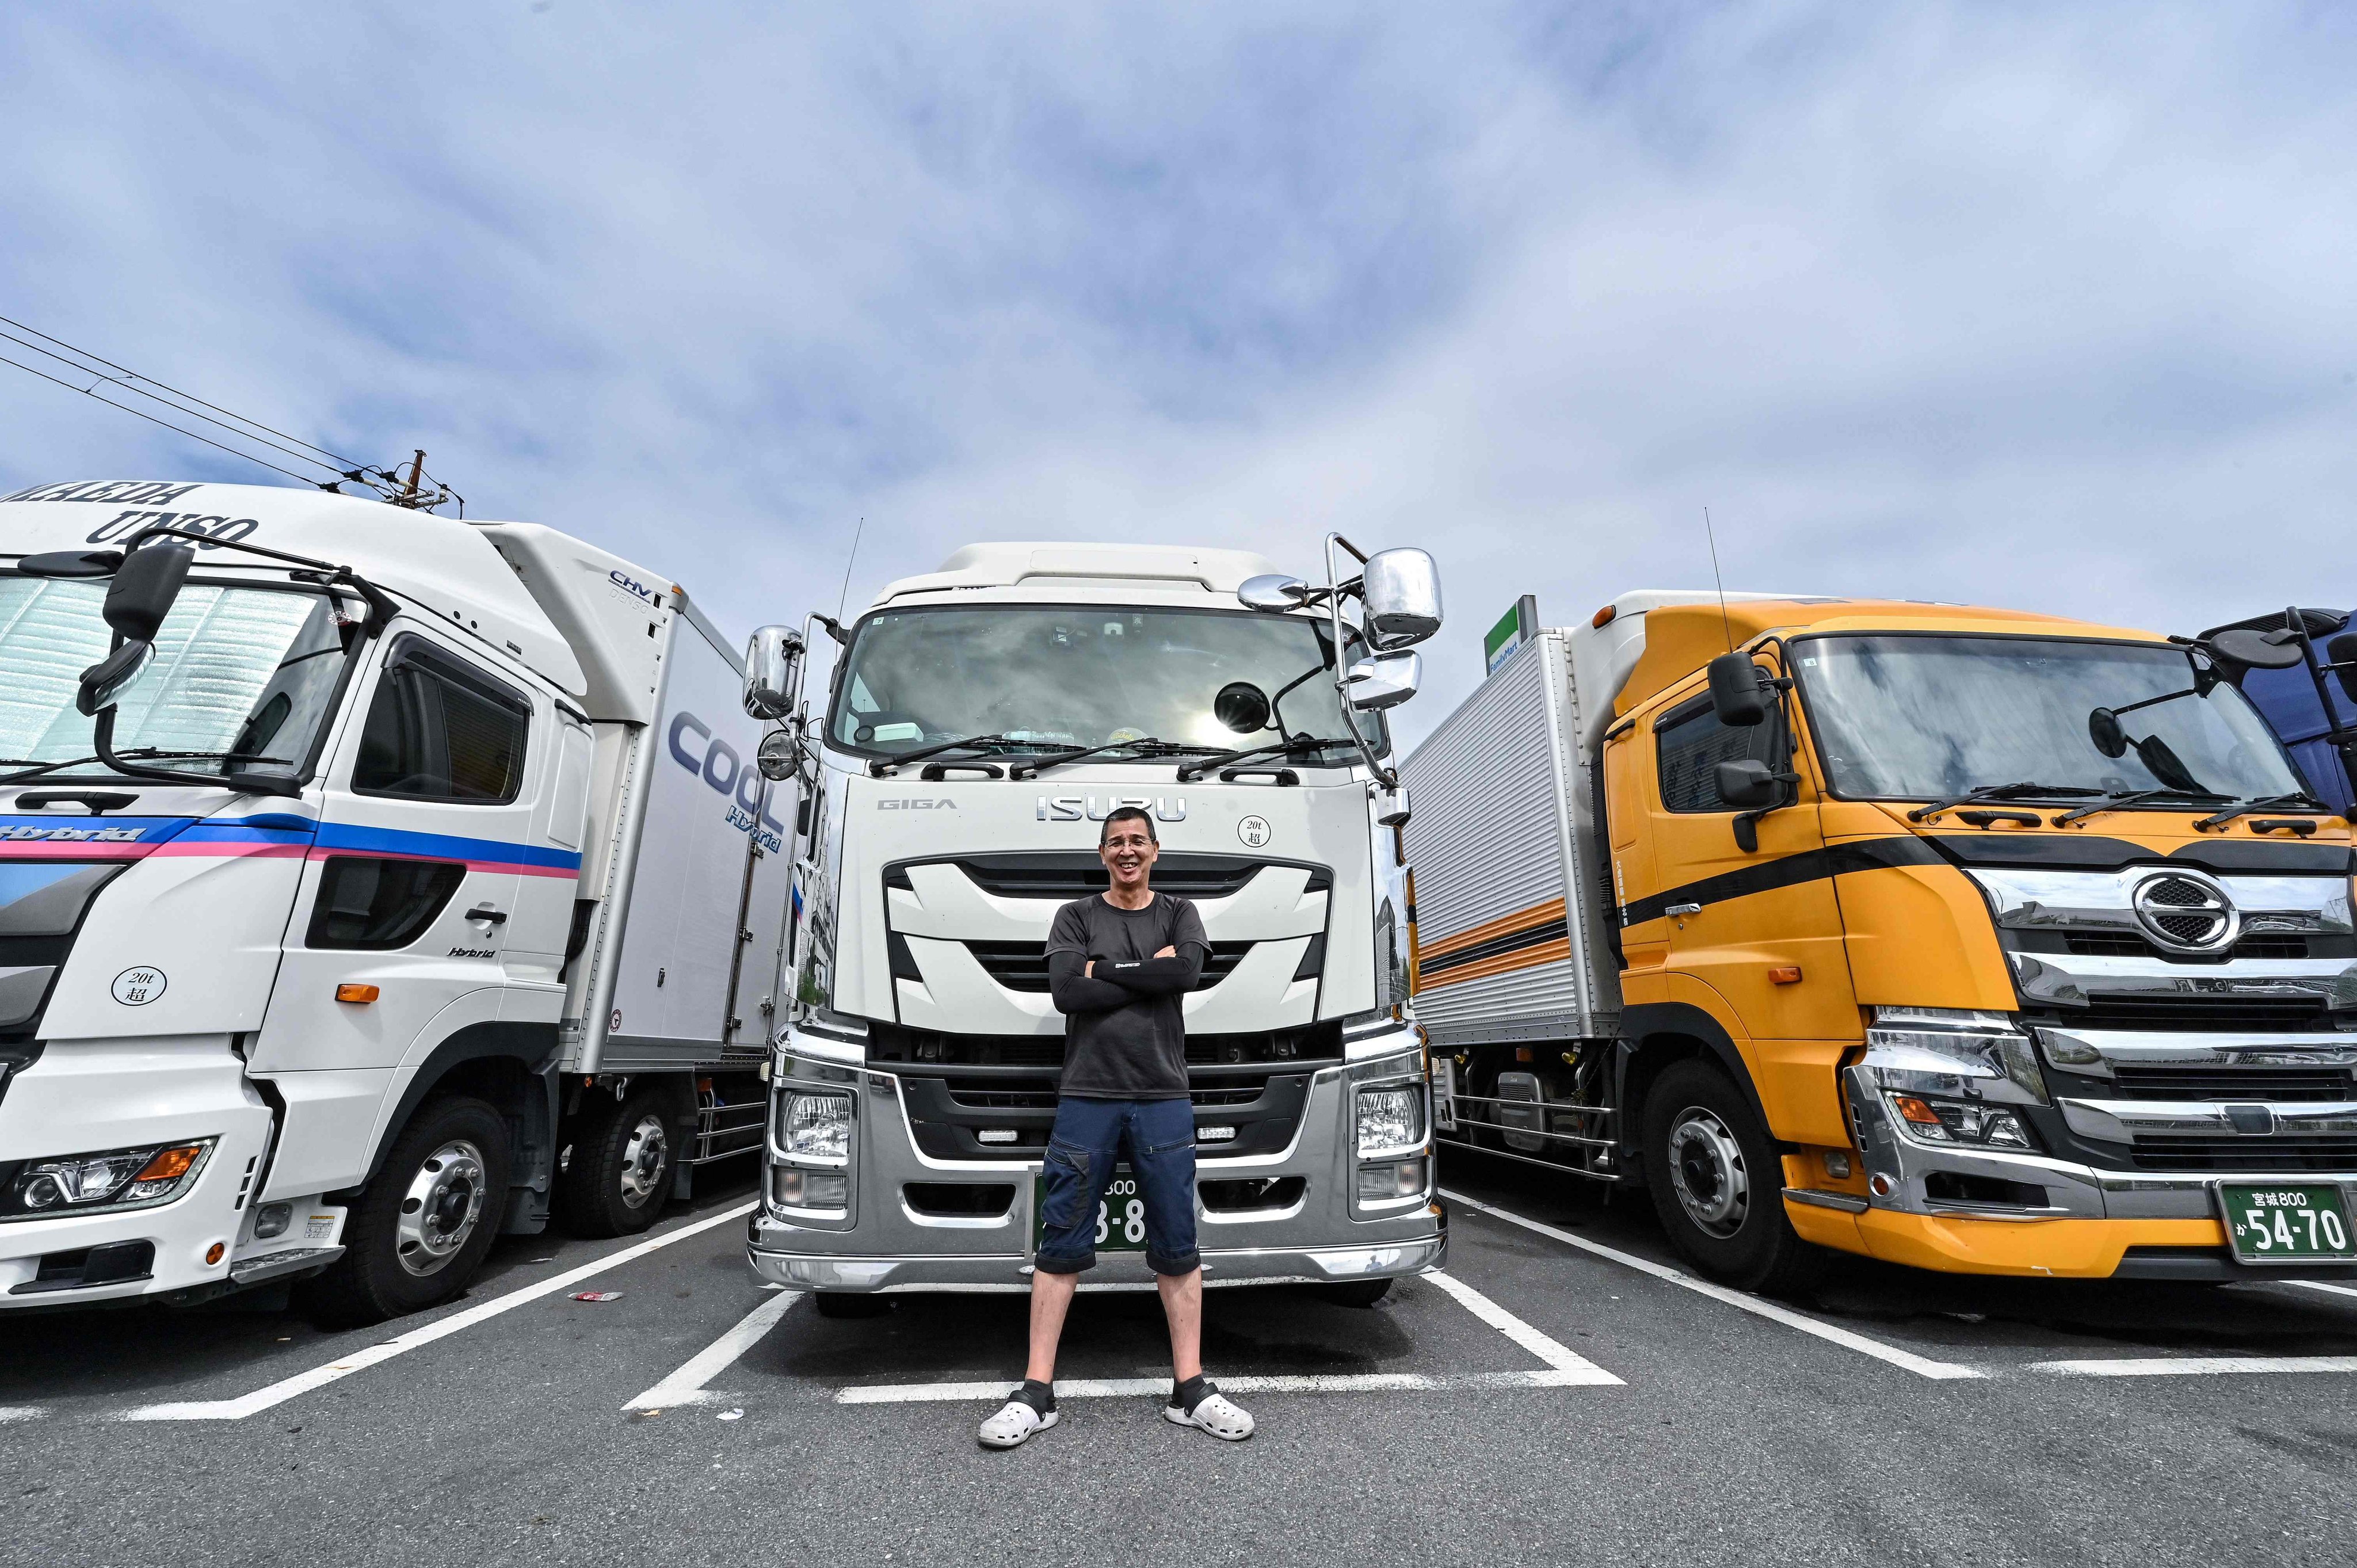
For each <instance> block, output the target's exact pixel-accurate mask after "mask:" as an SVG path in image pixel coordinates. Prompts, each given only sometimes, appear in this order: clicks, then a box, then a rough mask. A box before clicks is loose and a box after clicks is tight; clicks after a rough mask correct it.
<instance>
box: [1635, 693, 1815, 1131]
mask: <svg viewBox="0 0 2357 1568" xmlns="http://www.w3.org/2000/svg"><path fill="white" fill-rule="evenodd" d="M1651 731H1652V741H1653V746H1652V751H1653V757H1652V761H1653V767H1652V779H1651V783H1652V812H1651V816H1652V837H1653V854H1654V865H1655V872H1656V884H1655V885H1656V886H1657V887H1658V889H1659V892H1658V893H1657V895H1656V897H1655V900H1654V902H1653V904H1652V907H1651V908H1649V909H1648V910H1647V911H1646V912H1648V913H1651V912H1653V911H1655V910H1658V911H1659V912H1660V914H1661V915H1662V916H1663V918H1664V919H1665V921H1666V933H1667V942H1668V951H1667V953H1666V956H1665V960H1664V961H1665V964H1666V967H1667V968H1668V969H1669V970H1670V971H1671V972H1674V973H1679V974H1685V975H1691V976H1693V977H1694V978H1695V979H1696V980H1699V981H1701V982H1702V983H1704V984H1705V985H1707V986H1708V987H1710V989H1711V990H1712V991H1714V992H1716V993H1717V994H1718V996H1719V997H1721V998H1722V999H1724V1001H1725V1003H1726V1004H1727V1007H1728V1008H1730V1009H1731V1010H1732V1011H1733V1012H1734V1014H1735V1015H1736V1017H1737V1019H1738V1022H1739V1024H1740V1026H1741V1029H1742V1032H1743V1033H1744V1034H1745V1035H1746V1036H1749V1037H1750V1038H1752V1039H1755V1040H1790V1039H1812V1040H1835V1039H1851V1038H1855V1037H1856V1036H1857V1003H1856V999H1855V997H1854V995H1853V994H1852V993H1851V989H1850V983H1849V967H1848V962H1847V959H1846V954H1845V952H1844V950H1843V948H1842V940H1841V934H1842V932H1841V913H1840V908H1839V906H1838V905H1837V904H1836V902H1835V897H1834V887H1833V878H1832V875H1831V874H1830V867H1829V866H1828V865H1827V864H1826V861H1825V856H1824V839H1823V837H1822V835H1821V833H1820V832H1819V829H1818V825H1817V812H1816V801H1817V787H1816V784H1815V781H1814V779H1813V778H1812V777H1811V776H1810V771H1809V768H1808V765H1807V758H1806V757H1805V755H1804V754H1803V752H1801V751H1795V752H1793V753H1792V754H1789V755H1781V756H1780V755H1772V754H1773V753H1777V752H1781V751H1783V750H1784V749H1785V746H1784V737H1785V731H1784V729H1783V727H1782V726H1781V725H1778V724H1776V723H1775V722H1774V721H1773V719H1772V717H1771V720H1770V722H1769V723H1767V724H1762V725H1757V726H1754V727H1751V728H1748V729H1747V728H1730V727H1728V726H1727V725H1722V724H1720V723H1719V722H1718V717H1717V714H1715V713H1714V712H1713V711H1712V708H1711V703H1710V695H1709V693H1708V692H1707V691H1706V690H1705V689H1703V687H1702V686H1701V683H1700V682H1696V683H1695V688H1694V691H1693V694H1691V695H1689V696H1685V697H1683V698H1682V699H1679V700H1674V701H1673V702H1672V703H1670V704H1669V705H1668V706H1666V707H1664V708H1663V709H1662V710H1661V712H1660V713H1659V714H1657V715H1656V716H1655V717H1654V719H1653V721H1652V725H1651ZM1740 757H1756V758H1757V759H1758V760H1760V761H1762V762H1766V763H1768V764H1769V765H1770V766H1771V767H1772V768H1776V769H1777V770H1778V771H1791V772H1797V773H1799V774H1801V775H1802V779H1801V782H1800V784H1799V785H1798V786H1797V788H1798V789H1799V792H1800V799H1799V800H1798V801H1797V802H1796V803H1795V804H1793V805H1790V806H1787V807H1784V808H1782V809H1781V810H1779V811H1770V813H1768V815H1766V816H1765V817H1762V818H1760V819H1759V821H1758V832H1759V843H1760V847H1759V849H1758V850H1757V851H1753V852H1749V853H1747V852H1746V851H1744V850H1742V849H1741V848H1739V847H1738V845H1737V843H1736V842H1735V815H1736V808H1735V807H1733V806H1731V805H1728V804H1727V802H1726V801H1725V800H1721V799H1720V798H1719V794H1718V781H1717V766H1718V764H1720V763H1721V762H1728V761H1733V760H1736V759H1738V758H1740ZM1655 929H1663V928H1659V927H1657V928H1655ZM1828 1081H1830V1079H1828ZM1760 1088H1761V1090H1762V1094H1763V1098H1765V1097H1767V1096H1768V1090H1769V1086H1768V1085H1766V1084H1762V1085H1761V1086H1760ZM1770 1120H1771V1121H1773V1120H1775V1113H1774V1111H1773V1108H1772V1104H1771V1109H1770Z"/></svg>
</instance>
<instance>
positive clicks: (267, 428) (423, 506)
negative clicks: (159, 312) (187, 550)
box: [0, 316, 467, 517]
mask: <svg viewBox="0 0 2357 1568" xmlns="http://www.w3.org/2000/svg"><path fill="white" fill-rule="evenodd" d="M0 328H15V330H14V331H9V330H0V338H5V339H6V340H7V341H9V342H11V343H14V344H16V346H17V347H19V348H21V349H29V350H31V351H32V352H33V353H35V354H38V355H39V356H41V357H42V358H43V359H45V360H49V361H50V362H51V364H52V365H53V366H55V367H57V368H60V369H63V370H67V371H71V372H73V375H74V377H75V378H76V379H68V378H67V377H65V376H61V375H59V374H56V373H54V372H53V371H51V370H44V369H42V368H41V367H39V366H38V365H29V364H27V363H25V362H24V361H23V360H16V359H12V358H10V357H8V356H7V355H5V354H0V364H7V365H13V366H15V367H16V369H17V370H20V371H25V372H27V374H29V375H35V376H38V377H39V378H40V379H41V380H43V381H49V382H52V383H53V384H55V385H58V386H61V387H64V388H65V389H66V390H67V391H69V392H81V393H82V394H83V395H84V396H86V397H91V398H94V399H96V400H97V401H98V402H100V403H104V404H106V406H107V407H109V408H117V409H121V410H122V411H123V412H124V413H129V414H135V415H137V416H138V417H139V418H141V419H144V420H146V421H147V422H148V423H149V424H160V425H162V426H163V427H164V428H165V429H167V430H169V431H171V432H173V433H174V434H175V435H184V436H186V437H188V439H189V440H191V441H196V442H201V443H202V444H203V445H205V446H210V447H212V448H214V449H215V450H217V451H221V452H226V453H228V454H229V455H230V456H233V457H242V458H243V459H244V460H245V461H247V462H249V463H253V464H257V465H259V466H260V467H264V468H268V469H269V470H270V471H271V472H272V473H274V474H284V475H285V477H286V478H290V479H293V480H296V482H297V483H300V484H306V485H311V486H315V487H317V489H323V490H333V491H340V489H341V488H342V487H343V486H344V485H346V484H356V485H362V486H365V487H366V488H367V489H370V490H371V491H373V492H374V493H375V494H376V495H377V496H378V497H379V498H380V499H383V500H387V501H390V502H392V503H393V505H395V506H400V507H409V508H413V509H415V510H425V511H431V510H434V509H435V508H436V507H439V506H442V505H444V504H446V503H448V502H453V501H455V502H457V506H458V515H459V516H461V517H464V516H465V515H466V514H467V499H466V498H465V497H464V496H461V495H459V494H458V493H457V491H456V490H453V489H450V488H449V486H447V485H446V484H444V483H443V482H442V481H441V480H439V479H436V478H434V477H433V476H432V475H431V474H428V473H426V472H425V453H423V452H419V453H417V454H415V456H414V459H413V460H412V461H411V463H410V464H409V465H408V467H409V472H408V473H407V474H406V475H404V474H402V473H401V472H399V471H398V470H399V467H400V465H398V464H396V465H394V466H393V467H384V466H382V465H378V466H373V467H372V466H371V465H369V464H366V463H362V462H361V461H359V460H357V459H355V458H351V457H347V456H343V455H342V454H341V453H339V452H334V451H331V450H329V449H328V448H327V447H325V446H319V445H317V443H315V442H310V441H306V440H304V439H303V438H302V437H301V436H299V435H290V434H288V433H287V432H285V431H284V430H280V429H277V428H275V427H274V426H272V425H268V424H263V423H262V422H261V421H260V420H258V419H249V418H247V417H246V416H245V415H243V414H242V413H233V412H231V410H229V409H226V408H223V407H221V405H220V404H218V403H208V402H207V401H205V400H204V399H203V398H200V397H199V396H197V395H196V394H195V393H193V392H184V391H182V390H181V389H179V388H178V387H175V386H171V385H169V384H167V383H166V382H163V381H156V380H155V379H154V378H153V377H149V376H143V375H141V374H140V373H139V372H138V371H134V370H131V369H129V368H127V367H125V366H123V365H118V364H116V363H115V362H114V361H113V360H109V359H105V358H103V357H102V356H100V355H97V354H93V353H91V351H90V350H89V349H81V348H77V347H75V346H74V345H73V344H71V343H69V342H67V341H65V339H63V338H53V337H51V336H50V335H49V334H48V333H46V332H43V331H41V330H40V329H39V328H35V327H28V326H27V325H26V324H25V323H24V322H21V321H17V320H16V319H14V318H12V317H5V316H0ZM19 334H26V335H27V336H19ZM35 338H38V339H39V341H38V342H36V341H34V339H35ZM45 344H47V345H53V347H44V346H43V345H45ZM60 350H62V352H60ZM81 378H87V384H81ZM102 387H112V388H113V389H115V390H117V391H119V392H124V393H125V394H127V395H128V396H130V397H134V398H138V399H142V400H145V402H146V403H148V404H149V405H150V406H152V407H156V408H161V409H167V410H169V411H170V412H171V413H175V414H178V415H179V416H180V417H181V418H183V419H188V420H193V421H196V422H198V423H200V424H209V425H211V426H212V427H213V428H214V429H215V430H216V431H218V432H220V433H221V435H226V436H228V437H231V439H232V440H234V441H236V442H240V443H243V444H244V445H242V446H233V445H231V442H230V441H225V440H221V439H217V438H215V437H214V436H211V435H204V434H202V433H200V432H199V431H196V430H191V429H189V428H188V426H187V425H184V424H175V423H173V421H171V420H169V419H166V418H163V417H161V416H160V415H158V414H156V413H150V412H149V411H148V409H147V408H142V407H139V406H136V405H135V404H134V403H124V402H120V401H117V400H116V399H114V398H112V397H109V396H107V395H106V394H105V393H104V392H102V391H101V390H100V389H101V388H102ZM248 447H260V448H263V449H264V450H266V451H269V452H272V453H275V454H277V455H278V456H283V457H285V458H287V459H289V460H290V461H293V462H295V463H297V464H302V465H305V466H307V467H311V468H313V469H317V470H318V471H320V472H324V473H325V474H327V475H328V478H325V479H322V478H318V477H317V475H316V474H303V473H297V472H296V470H294V469H293V468H288V467H282V466H281V465H279V464H277V463H274V462H272V461H271V460H270V459H269V458H267V457H263V456H256V455H255V454H254V452H253V451H251V450H248Z"/></svg>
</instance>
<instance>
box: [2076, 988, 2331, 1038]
mask: <svg viewBox="0 0 2357 1568" xmlns="http://www.w3.org/2000/svg"><path fill="white" fill-rule="evenodd" d="M2030 1021H2031V1022H2033V1023H2038V1024H2044V1025H2047V1026H2050V1027H2059V1028H2064V1029H2153V1030H2165V1031H2184V1032H2210V1033H2222V1032H2242V1033H2248V1034H2308V1033H2317V1034H2323V1033H2329V1032H2330V1031H2331V1029H2332V1027H2333V1019H2332V1015H2331V1014H2330V1013H2329V1012H2327V1011H2326V1010H2325V1006H2324V1003H2323V1001H2322V1000H2321V999H2320V998H2315V999H2311V998H2308V997H2284V998H2280V999H2278V998H2274V997H2265V996H2210V995H2201V994H2196V993H2185V994H2179V995H2173V996H2118V995H2103V994H2100V993H2099V994H2097V995H2095V996H2093V997H2092V998H2090V1000H2089V1004H2088V1005H2087V1006H2085V1007H2068V1008H2062V1007H2058V1008H2055V1009H2054V1010H2053V1011H2051V1012H2049V1013H2041V1014H2037V1015H2032V1016H2031V1018H2030Z"/></svg>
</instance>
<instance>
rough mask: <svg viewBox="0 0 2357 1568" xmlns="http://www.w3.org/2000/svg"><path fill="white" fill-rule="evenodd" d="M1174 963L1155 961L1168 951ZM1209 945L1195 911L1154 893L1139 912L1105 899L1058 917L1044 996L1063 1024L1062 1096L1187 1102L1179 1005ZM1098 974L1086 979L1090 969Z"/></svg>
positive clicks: (1079, 901) (1078, 903)
mask: <svg viewBox="0 0 2357 1568" xmlns="http://www.w3.org/2000/svg"><path fill="white" fill-rule="evenodd" d="M1166 947H1167V948H1173V949H1175V950H1177V956H1176V957H1174V958H1159V959H1157V958H1156V957H1155V956H1154V954H1155V953H1157V952H1158V951H1159V950H1162V949H1164V948H1166ZM1210 953H1211V943H1210V941H1209V940H1206V939H1205V937H1204V935H1203V920H1202V917H1201V916H1200V915H1199V914H1198V913H1197V912H1196V910H1195V906H1194V905H1193V904H1191V903H1189V901H1188V900H1186V899H1184V898H1181V897H1178V896H1177V895H1176V894H1170V893H1157V894H1156V895H1155V896H1154V898H1153V901H1152V902H1151V903H1149V904H1147V905H1146V908H1142V909H1124V908H1121V907H1119V906H1118V905H1115V904H1113V903H1110V902H1108V901H1107V900H1106V898H1105V897H1104V896H1103V894H1092V895H1090V896H1089V897H1085V898H1076V899H1074V900H1073V901H1072V902H1071V903H1070V904H1067V905H1065V906H1064V907H1063V908H1060V909H1059V910H1057V911H1056V920H1055V924H1054V925H1053V926H1052V927H1050V928H1049V934H1048V988H1049V995H1050V996H1051V997H1053V998H1054V1000H1055V1004H1056V1009H1057V1011H1059V1012H1060V1013H1062V1014H1063V1015H1064V1042H1065V1043H1064V1077H1063V1083H1062V1091H1063V1092H1064V1093H1066V1094H1070V1095H1074V1096H1076V1097H1078V1098H1081V1099H1084V1100H1179V1099H1183V1098H1185V1096H1186V1093H1187V1024H1186V1014H1185V1011H1184V1007H1183V1002H1184V999H1185V997H1186V994H1187V993H1188V992H1189V990H1191V989H1193V987H1194V985H1195V983H1196V982H1197V981H1198V980H1199V979H1200V978H1201V976H1202V972H1203V961H1204V960H1205V959H1206V958H1207V957H1209V956H1210ZM1092 960H1093V961H1095V963H1096V971H1097V972H1096V974H1095V975H1094V976H1093V977H1092V976H1090V975H1088V974H1086V973H1084V972H1083V971H1084V970H1085V969H1086V968H1087V967H1088V965H1089V964H1090V962H1091V961H1092Z"/></svg>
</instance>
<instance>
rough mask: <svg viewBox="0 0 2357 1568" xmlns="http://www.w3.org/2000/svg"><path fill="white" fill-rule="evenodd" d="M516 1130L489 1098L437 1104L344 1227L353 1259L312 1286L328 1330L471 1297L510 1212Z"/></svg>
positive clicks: (422, 1111)
mask: <svg viewBox="0 0 2357 1568" xmlns="http://www.w3.org/2000/svg"><path fill="white" fill-rule="evenodd" d="M509 1163H510V1156H509V1150H508V1124H507V1121H506V1119H505V1118H504V1117H502V1116H501V1115H500V1113H499V1112H496V1111H494V1110H492V1109H491V1108H490V1106H488V1105H486V1104H484V1103H483V1102H482V1101H479V1100H472V1099H466V1098H462V1097H457V1096H453V1097H451V1098H449V1099H447V1100H429V1101H426V1102H425V1105H423V1106H422V1107H420V1108H419V1110H418V1112H417V1114H416V1116H415V1117H414V1119H412V1121H411V1122H410V1123H409V1125H408V1126H406V1127H404V1128H403V1129H402V1131H401V1133H400V1135H399V1136H398V1137H396V1138H394V1139H393V1147H392V1148H391V1149H389V1150H387V1151H386V1153H385V1156H384V1164H383V1165H382V1166H380V1167H379V1168H378V1170H377V1173H376V1176H375V1177H374V1178H373V1179H371V1181H370V1182H369V1184H368V1187H366V1188H365V1189H364V1190H363V1191H362V1192H361V1197H360V1201H359V1202H358V1203H356V1204H354V1205H353V1206H352V1210H351V1215H350V1219H346V1220H345V1222H344V1255H343V1256H342V1257H340V1258H339V1259H337V1260H336V1262H335V1264H334V1266H333V1267H331V1268H329V1269H328V1272H327V1273H323V1274H321V1275H319V1276H318V1278H317V1279H315V1280H312V1281H310V1282H308V1283H307V1284H306V1285H305V1286H304V1288H303V1296H304V1305H305V1306H306V1307H307V1310H308V1311H309V1313H310V1316H312V1317H313V1319H315V1320H316V1321H317V1323H318V1324H319V1325H320V1326H322V1327H326V1328H358V1327H361V1326H365V1325H367V1324H371V1323H382V1322H383V1321H384V1320H385V1319H386V1318H388V1317H399V1316H402V1315H403V1314H404V1313H411V1312H418V1311H422V1310H423V1309H425V1308H426V1307H429V1306H433V1305H437V1304H438V1303H441V1302H446V1301H448V1300H449V1299H450V1298H451V1297H452V1296H455V1295H457V1294H458V1293H459V1292H460V1291H462V1290H464V1289H466V1287H467V1282H468V1280H470V1279H472V1278H474V1275H475V1271H476V1269H478V1268H479V1267H480V1266H481V1264H482V1262H483V1255H484V1254H485V1253H486V1252H489V1251H490V1250H491V1242H492V1241H493V1240H496V1239H497V1237H498V1235H499V1230H500V1218H501V1216H502V1215H504V1214H505V1213H506V1211H507V1205H508V1166H509Z"/></svg>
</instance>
